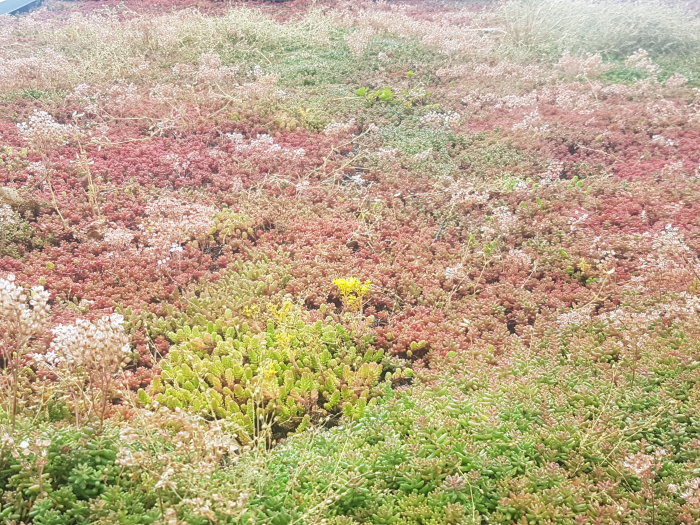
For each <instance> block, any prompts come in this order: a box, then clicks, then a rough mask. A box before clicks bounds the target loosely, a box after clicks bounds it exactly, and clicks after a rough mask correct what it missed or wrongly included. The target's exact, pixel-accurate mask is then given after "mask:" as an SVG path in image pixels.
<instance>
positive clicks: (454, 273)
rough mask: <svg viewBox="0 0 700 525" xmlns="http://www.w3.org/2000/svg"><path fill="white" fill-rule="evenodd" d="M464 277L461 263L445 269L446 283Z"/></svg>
mask: <svg viewBox="0 0 700 525" xmlns="http://www.w3.org/2000/svg"><path fill="white" fill-rule="evenodd" d="M463 277H464V265H463V264H462V263H457V264H456V265H454V266H448V267H447V268H445V280H446V281H458V280H459V279H462V278H463Z"/></svg>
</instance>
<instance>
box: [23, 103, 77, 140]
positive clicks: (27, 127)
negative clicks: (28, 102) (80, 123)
mask: <svg viewBox="0 0 700 525" xmlns="http://www.w3.org/2000/svg"><path fill="white" fill-rule="evenodd" d="M17 131H18V132H19V134H20V135H21V136H22V138H23V139H24V140H25V141H26V142H28V143H29V144H30V145H32V146H34V147H37V148H47V147H52V146H60V145H62V144H66V143H67V142H68V141H69V140H70V139H72V138H75V137H77V136H78V135H79V130H78V128H77V127H75V126H73V125H71V124H59V123H58V122H56V121H55V120H54V118H53V117H52V116H51V115H49V114H48V113H47V112H46V111H38V110H35V111H34V113H33V114H32V115H31V116H30V117H29V119H28V120H27V121H26V122H19V123H17Z"/></svg>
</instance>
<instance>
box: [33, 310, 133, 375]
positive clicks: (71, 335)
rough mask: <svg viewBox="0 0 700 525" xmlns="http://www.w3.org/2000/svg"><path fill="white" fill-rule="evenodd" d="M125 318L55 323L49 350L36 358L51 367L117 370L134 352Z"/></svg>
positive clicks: (115, 317) (108, 317) (107, 316)
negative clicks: (125, 329)
mask: <svg viewBox="0 0 700 525" xmlns="http://www.w3.org/2000/svg"><path fill="white" fill-rule="evenodd" d="M123 324H124V317H123V316H121V315H119V314H112V315H106V316H104V317H101V318H100V319H97V320H95V321H88V320H87V319H78V320H77V321H75V323H73V324H61V325H57V326H55V327H54V328H53V329H52V330H51V332H52V333H53V336H54V337H53V341H52V342H51V345H50V346H49V351H48V352H47V353H46V354H44V355H43V356H34V357H35V359H36V360H39V359H41V358H43V359H42V360H43V362H44V363H45V364H46V365H48V366H51V367H55V366H60V367H66V368H69V369H72V370H77V369H82V368H99V369H102V370H106V371H108V372H109V373H116V372H117V371H118V370H119V369H120V368H121V366H123V365H124V363H125V362H126V361H127V360H128V357H129V355H130V354H131V346H130V345H129V339H128V336H127V334H126V332H125V331H124V326H123Z"/></svg>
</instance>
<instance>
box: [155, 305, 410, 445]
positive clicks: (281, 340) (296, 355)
mask: <svg viewBox="0 0 700 525" xmlns="http://www.w3.org/2000/svg"><path fill="white" fill-rule="evenodd" d="M271 310H272V316H271V318H270V319H269V320H268V322H267V329H266V330H264V331H260V332H259V331H255V330H253V329H251V328H250V326H249V325H247V324H246V323H243V324H237V325H233V324H225V323H209V324H207V325H202V326H195V327H193V328H190V327H184V328H183V329H181V330H179V331H178V332H177V333H172V334H169V337H170V339H171V340H173V341H174V342H175V343H176V345H175V346H174V347H173V348H172V349H171V350H170V353H169V354H168V356H167V357H166V358H165V359H164V360H163V361H161V363H160V367H161V370H162V373H161V376H160V377H159V378H157V379H156V380H155V381H154V382H153V384H152V388H151V395H152V396H153V399H155V400H156V401H157V402H158V403H160V404H162V405H164V406H167V407H169V408H171V409H178V408H179V409H183V410H186V411H191V412H194V413H197V414H200V415H203V416H205V417H207V418H211V419H227V420H231V421H234V422H235V423H236V424H237V425H238V427H239V428H240V437H241V439H242V440H243V441H248V440H251V439H252V438H254V437H255V436H257V435H259V433H260V432H261V431H263V430H265V428H264V427H266V426H267V428H268V429H269V430H271V431H272V432H273V434H275V435H279V434H284V433H287V432H290V431H294V430H296V429H298V428H299V427H301V428H305V427H306V426H308V424H309V423H310V422H311V421H319V420H322V419H323V418H324V417H326V416H330V415H335V414H340V413H342V414H344V415H346V416H349V417H351V418H357V417H360V416H362V415H363V413H364V411H365V408H366V407H367V406H369V405H372V404H373V398H374V397H375V396H376V395H377V394H379V393H381V391H382V388H381V383H382V381H383V379H384V377H386V378H387V379H396V378H398V377H402V376H403V375H405V372H403V371H400V370H399V371H397V372H395V373H394V374H393V375H388V376H383V373H384V370H383V366H382V364H381V361H382V358H383V351H382V350H377V349H374V348H372V347H371V346H367V347H358V346H356V345H355V343H354V342H353V339H352V338H351V335H350V334H349V333H348V332H347V331H346V330H345V328H343V327H342V326H341V325H339V324H335V323H331V322H326V323H324V322H321V321H317V322H315V323H308V322H307V321H306V320H305V319H304V317H303V315H302V312H301V311H300V309H298V308H297V307H295V306H294V305H292V303H289V302H286V303H284V304H283V306H282V307H280V308H271ZM141 399H142V401H147V400H148V398H147V396H146V394H145V393H141Z"/></svg>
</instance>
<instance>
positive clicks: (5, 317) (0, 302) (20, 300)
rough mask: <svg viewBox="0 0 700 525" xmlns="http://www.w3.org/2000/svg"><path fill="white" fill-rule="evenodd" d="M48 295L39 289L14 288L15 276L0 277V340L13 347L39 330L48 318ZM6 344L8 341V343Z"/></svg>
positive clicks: (15, 286)
mask: <svg viewBox="0 0 700 525" xmlns="http://www.w3.org/2000/svg"><path fill="white" fill-rule="evenodd" d="M48 302H49V293H48V292H47V291H46V290H44V287H43V286H34V287H32V288H31V289H30V290H28V291H27V290H25V289H24V288H22V287H21V286H18V285H17V284H15V276H14V275H8V276H7V278H1V277H0V319H2V325H3V326H2V328H3V330H2V331H0V336H3V337H9V338H10V341H14V343H15V344H17V345H23V344H25V343H26V342H27V341H28V339H29V338H30V337H32V336H34V335H37V334H38V333H40V331H41V330H42V328H43V326H44V324H45V322H46V320H47V319H48V317H49V304H48ZM8 342H9V341H8Z"/></svg>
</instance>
